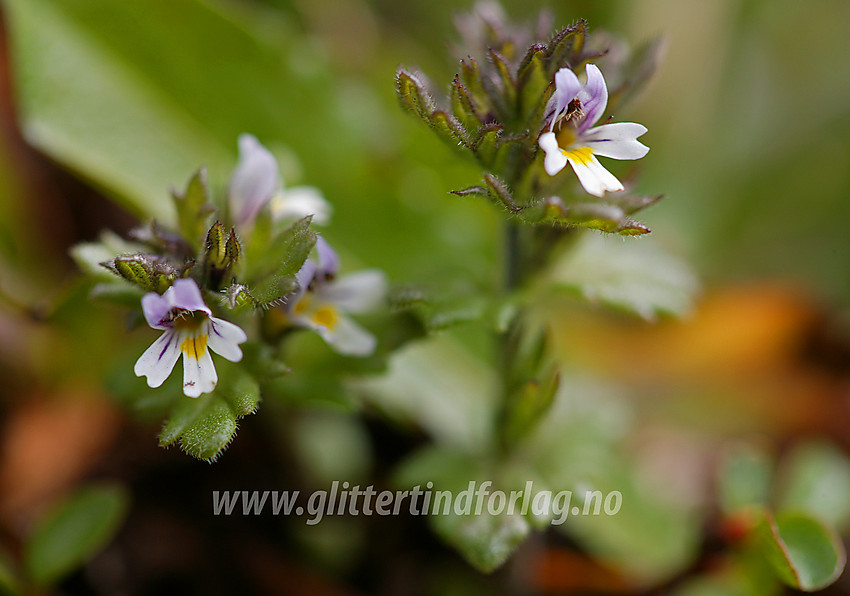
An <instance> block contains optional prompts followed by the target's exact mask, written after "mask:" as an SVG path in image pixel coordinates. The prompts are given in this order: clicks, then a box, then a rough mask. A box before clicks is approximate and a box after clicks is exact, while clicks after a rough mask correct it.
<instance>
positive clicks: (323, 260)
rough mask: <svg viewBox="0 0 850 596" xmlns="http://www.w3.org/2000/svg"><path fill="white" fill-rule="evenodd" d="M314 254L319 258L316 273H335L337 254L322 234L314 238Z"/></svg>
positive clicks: (337, 263) (323, 274)
mask: <svg viewBox="0 0 850 596" xmlns="http://www.w3.org/2000/svg"><path fill="white" fill-rule="evenodd" d="M316 256H317V257H318V259H319V263H318V266H317V268H316V274H317V275H321V276H325V275H336V272H337V270H338V269H339V256H337V254H336V251H335V250H334V249H332V248H331V245H330V244H328V242H327V241H326V240H325V239H324V238H323V237H322V236H318V237H317V238H316Z"/></svg>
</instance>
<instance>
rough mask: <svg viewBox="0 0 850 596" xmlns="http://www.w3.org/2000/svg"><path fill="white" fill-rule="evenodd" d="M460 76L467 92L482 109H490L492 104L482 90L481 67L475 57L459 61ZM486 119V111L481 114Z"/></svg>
mask: <svg viewBox="0 0 850 596" xmlns="http://www.w3.org/2000/svg"><path fill="white" fill-rule="evenodd" d="M460 76H461V78H462V79H463V84H464V86H465V87H466V89H467V91H468V92H469V94H470V95H471V96H472V98H473V99H474V100H475V101H476V103H477V104H478V105H479V106H482V108H483V111H485V112H486V111H490V110H492V109H493V106H492V105H491V103H490V102H489V97H488V96H487V92H486V91H485V90H484V84H483V83H482V79H481V68H480V67H479V66H478V62H476V60H475V58H473V57H472V56H468V57H467V58H466V60H461V61H460ZM482 115H483V116H484V117H485V120H486V116H487V114H486V113H483V114H482Z"/></svg>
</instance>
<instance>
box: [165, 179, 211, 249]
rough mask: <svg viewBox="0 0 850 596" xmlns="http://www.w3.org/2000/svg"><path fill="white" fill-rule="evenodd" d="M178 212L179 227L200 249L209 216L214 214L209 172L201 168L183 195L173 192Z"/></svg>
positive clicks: (193, 244)
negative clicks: (210, 203)
mask: <svg viewBox="0 0 850 596" xmlns="http://www.w3.org/2000/svg"><path fill="white" fill-rule="evenodd" d="M171 196H172V198H173V199H174V205H175V208H176V210H177V226H178V229H179V230H180V233H181V234H182V235H183V237H184V238H185V239H186V241H187V242H189V244H190V245H191V246H192V247H195V248H198V247H199V246H200V243H201V239H202V238H203V237H204V230H205V229H206V227H207V226H206V223H207V221H206V220H207V216H208V215H209V214H210V213H212V210H213V209H212V207H211V206H210V205H209V204H208V203H209V191H208V190H207V170H206V168H201V169H199V170H198V171H197V172H195V174H194V175H193V176H192V178H190V179H189V182H188V184H187V185H186V190H184V191H183V192H182V193H180V192H178V191H176V190H172V191H171Z"/></svg>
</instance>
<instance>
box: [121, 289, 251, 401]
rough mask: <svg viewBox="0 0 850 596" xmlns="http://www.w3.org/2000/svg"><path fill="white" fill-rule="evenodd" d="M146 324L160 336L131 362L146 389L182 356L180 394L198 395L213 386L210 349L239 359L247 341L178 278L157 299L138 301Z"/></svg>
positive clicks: (215, 377)
mask: <svg viewBox="0 0 850 596" xmlns="http://www.w3.org/2000/svg"><path fill="white" fill-rule="evenodd" d="M142 310H143V311H144V314H145V319H146V320H147V322H148V325H150V326H151V327H153V328H154V329H163V330H164V333H163V334H162V335H161V336H160V337H159V339H157V340H156V341H155V342H153V344H152V345H151V347H149V348H148V349H147V350H146V351H145V353H144V354H142V355H141V357H140V358H139V359H138V360H137V361H136V366H135V367H134V368H133V371H134V372H135V373H136V376H137V377H147V381H148V386H149V387H159V386H160V385H162V383H163V382H164V381H165V379H167V378H168V376H169V375H170V374H171V371H172V370H173V369H174V365H175V364H176V363H177V358H178V357H179V356H180V354H181V353H182V354H183V393H185V394H186V395H187V396H189V397H199V396H200V395H201V394H202V393H209V392H210V391H212V390H213V389H215V386H216V383H218V374H217V373H216V371H215V366H214V365H213V361H212V356H211V355H210V350H212V351H213V352H215V353H216V354H219V355H220V356H222V357H223V358H225V359H227V360H230V361H231V362H239V361H240V360H241V359H242V350H241V348H240V347H239V344H241V343H243V342H245V341H246V340H247V339H248V337H247V336H246V335H245V332H244V331H242V329H240V328H239V327H238V326H236V325H234V324H233V323H229V322H227V321H225V320H223V319H218V318H216V317H213V316H211V312H210V309H209V308H208V307H207V305H206V304H204V299H203V298H202V297H201V291H200V290H199V289H198V285H197V284H196V283H195V282H194V281H193V280H191V279H178V280H177V281H175V282H174V284H173V285H172V286H171V287H170V288H168V289H167V290H166V291H165V293H164V294H162V296H160V295H159V294H157V293H156V292H151V293H149V294H145V296H143V297H142Z"/></svg>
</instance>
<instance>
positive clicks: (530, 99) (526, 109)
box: [517, 44, 553, 125]
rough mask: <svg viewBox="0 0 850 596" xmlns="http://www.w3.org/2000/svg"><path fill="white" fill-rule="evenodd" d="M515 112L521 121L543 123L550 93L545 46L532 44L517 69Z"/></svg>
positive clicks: (550, 80)
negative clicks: (517, 91) (516, 104)
mask: <svg viewBox="0 0 850 596" xmlns="http://www.w3.org/2000/svg"><path fill="white" fill-rule="evenodd" d="M517 86H518V88H519V95H518V98H517V101H518V106H517V113H518V116H519V118H520V120H522V121H523V122H539V123H541V125H542V124H543V118H544V116H545V115H546V114H544V111H545V110H546V104H547V103H548V101H549V97H550V96H551V94H552V88H553V86H552V79H551V78H550V77H549V76H548V74H547V72H546V46H544V45H539V44H538V45H534V46H531V48H529V50H528V54H527V55H526V57H525V59H524V60H523V62H522V64H521V65H520V67H519V70H518V71H517Z"/></svg>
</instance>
